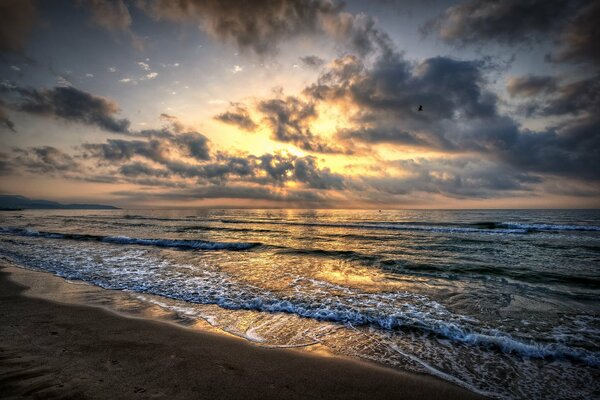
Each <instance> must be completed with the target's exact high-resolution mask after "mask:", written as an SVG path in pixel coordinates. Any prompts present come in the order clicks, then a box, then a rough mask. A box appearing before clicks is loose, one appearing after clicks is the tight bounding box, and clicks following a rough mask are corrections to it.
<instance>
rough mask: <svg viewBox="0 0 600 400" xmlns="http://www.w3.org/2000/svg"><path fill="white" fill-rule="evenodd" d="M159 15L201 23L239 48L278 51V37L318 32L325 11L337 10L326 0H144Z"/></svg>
mask: <svg viewBox="0 0 600 400" xmlns="http://www.w3.org/2000/svg"><path fill="white" fill-rule="evenodd" d="M138 4H139V6H140V7H141V8H142V9H143V10H145V11H146V12H147V13H148V14H149V15H151V16H153V17H154V18H156V19H160V20H163V19H164V20H167V21H172V22H177V23H193V24H199V26H200V28H201V29H202V30H204V31H206V32H208V33H209V34H211V35H213V36H215V37H217V38H218V39H221V40H224V41H231V42H234V43H236V44H237V45H238V46H239V48H240V49H251V50H253V51H254V52H256V53H258V54H267V53H272V52H274V51H276V49H277V44H278V42H279V41H281V40H284V39H286V38H290V37H293V36H295V35H298V34H302V33H311V32H315V31H316V30H317V29H318V28H319V19H320V18H321V17H322V16H323V15H328V14H335V13H337V10H338V7H337V6H335V5H334V4H333V3H332V2H330V1H327V0H300V1H291V0H259V1H239V0H225V1H223V0H181V1H177V2H173V1H167V0H146V1H144V0H141V1H139V2H138Z"/></svg>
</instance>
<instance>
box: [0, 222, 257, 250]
mask: <svg viewBox="0 0 600 400" xmlns="http://www.w3.org/2000/svg"><path fill="white" fill-rule="evenodd" d="M0 233H4V234H11V235H19V236H29V237H42V238H46V239H69V240H82V241H97V242H105V243H112V244H130V245H138V246H154V247H168V248H177V249H184V250H186V249H187V250H234V251H235V250H248V249H251V248H253V247H257V246H260V245H261V243H257V242H254V243H247V242H212V241H209V240H184V239H145V238H134V237H129V236H102V235H89V234H78V233H57V232H43V231H36V230H33V229H28V228H25V229H21V228H4V227H1V228H0Z"/></svg>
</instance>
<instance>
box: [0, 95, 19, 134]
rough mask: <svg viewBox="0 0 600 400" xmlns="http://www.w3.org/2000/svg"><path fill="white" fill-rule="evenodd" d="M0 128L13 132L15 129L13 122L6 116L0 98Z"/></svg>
mask: <svg viewBox="0 0 600 400" xmlns="http://www.w3.org/2000/svg"><path fill="white" fill-rule="evenodd" d="M0 129H9V130H11V131H13V132H16V130H15V124H14V123H13V122H12V121H11V120H10V119H9V118H8V114H7V113H6V109H5V108H4V102H3V101H2V100H0Z"/></svg>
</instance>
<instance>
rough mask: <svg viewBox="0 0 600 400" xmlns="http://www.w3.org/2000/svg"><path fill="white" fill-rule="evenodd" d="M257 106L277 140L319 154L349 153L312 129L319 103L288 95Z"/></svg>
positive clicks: (264, 101) (273, 137) (274, 138)
mask: <svg viewBox="0 0 600 400" xmlns="http://www.w3.org/2000/svg"><path fill="white" fill-rule="evenodd" d="M257 109H258V111H259V112H260V113H262V115H263V116H264V119H265V121H266V123H267V124H268V125H269V126H270V128H271V131H272V136H271V137H272V139H273V140H277V141H279V142H284V143H292V144H294V145H296V146H298V147H299V148H301V149H304V150H307V151H314V152H317V153H344V152H346V150H344V149H342V148H340V147H337V146H335V145H331V144H329V143H326V142H325V141H324V140H323V138H321V137H320V136H317V135H314V134H313V133H312V132H311V130H310V126H309V125H310V124H309V123H310V122H311V121H312V120H314V119H315V118H316V117H317V111H316V109H315V104H314V103H312V102H303V101H302V100H300V99H298V98H297V97H294V96H288V97H286V98H274V99H268V100H262V101H260V102H259V104H258V107H257Z"/></svg>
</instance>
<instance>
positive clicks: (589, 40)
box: [555, 1, 600, 66]
mask: <svg viewBox="0 0 600 400" xmlns="http://www.w3.org/2000/svg"><path fill="white" fill-rule="evenodd" d="M585 3H586V2H583V4H585ZM598 21H600V2H598V1H590V2H589V3H588V4H587V5H585V6H584V7H581V8H580V9H579V11H578V13H577V15H576V16H575V17H574V18H573V20H572V22H571V23H570V24H569V25H567V27H566V28H565V29H564V31H563V32H562V34H561V40H562V49H561V50H559V52H558V54H557V55H556V56H555V60H557V61H573V62H592V63H594V64H595V65H596V66H600V29H598Z"/></svg>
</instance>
